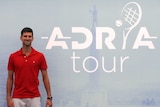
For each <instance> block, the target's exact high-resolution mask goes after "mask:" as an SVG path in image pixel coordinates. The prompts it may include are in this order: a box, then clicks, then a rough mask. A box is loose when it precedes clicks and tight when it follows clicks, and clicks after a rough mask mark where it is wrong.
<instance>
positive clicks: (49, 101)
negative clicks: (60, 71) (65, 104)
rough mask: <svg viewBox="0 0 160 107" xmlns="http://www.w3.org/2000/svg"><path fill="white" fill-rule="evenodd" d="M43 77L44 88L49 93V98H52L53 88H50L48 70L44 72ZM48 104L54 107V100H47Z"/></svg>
mask: <svg viewBox="0 0 160 107" xmlns="http://www.w3.org/2000/svg"><path fill="white" fill-rule="evenodd" d="M42 77H43V83H44V87H45V89H46V92H47V97H52V94H51V88H50V81H49V77H48V74H47V71H46V70H42ZM46 104H47V105H49V106H50V107H52V100H48V99H47V101H46Z"/></svg>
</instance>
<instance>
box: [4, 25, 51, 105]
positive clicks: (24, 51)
mask: <svg viewBox="0 0 160 107" xmlns="http://www.w3.org/2000/svg"><path fill="white" fill-rule="evenodd" d="M33 38H34V37H33V31H32V29H31V28H28V27H25V28H23V29H22V31H21V36H20V40H21V41H22V48H21V49H20V50H18V51H16V52H14V53H12V54H11V55H10V57H9V61H8V78H7V89H6V91H7V104H8V107H41V102H40V92H39V89H38V86H39V80H38V74H39V71H41V73H42V78H43V82H44V86H45V89H46V93H47V100H46V106H47V107H48V106H49V107H51V106H52V95H51V89H50V82H49V78H48V74H47V63H46V60H45V57H44V55H43V54H42V53H40V52H38V51H36V50H35V49H34V48H33V47H32V41H33ZM13 88H14V89H13ZM12 89H13V93H12Z"/></svg>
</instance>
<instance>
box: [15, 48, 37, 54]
mask: <svg viewBox="0 0 160 107" xmlns="http://www.w3.org/2000/svg"><path fill="white" fill-rule="evenodd" d="M31 48H32V50H31V53H30V54H29V56H30V55H33V54H36V50H35V49H34V48H33V47H31ZM18 54H19V55H24V53H23V52H22V48H21V49H20V50H19V51H18Z"/></svg>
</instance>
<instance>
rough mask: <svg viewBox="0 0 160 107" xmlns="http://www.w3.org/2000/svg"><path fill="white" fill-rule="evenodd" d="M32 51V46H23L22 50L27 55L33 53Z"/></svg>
mask: <svg viewBox="0 0 160 107" xmlns="http://www.w3.org/2000/svg"><path fill="white" fill-rule="evenodd" d="M31 51H32V47H31V46H28V47H24V46H23V47H22V52H23V53H24V54H25V55H26V56H28V55H29V54H30V53H31Z"/></svg>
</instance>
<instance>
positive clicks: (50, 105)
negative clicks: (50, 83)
mask: <svg viewBox="0 0 160 107" xmlns="http://www.w3.org/2000/svg"><path fill="white" fill-rule="evenodd" d="M46 107H52V100H49V99H47V101H46Z"/></svg>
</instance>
